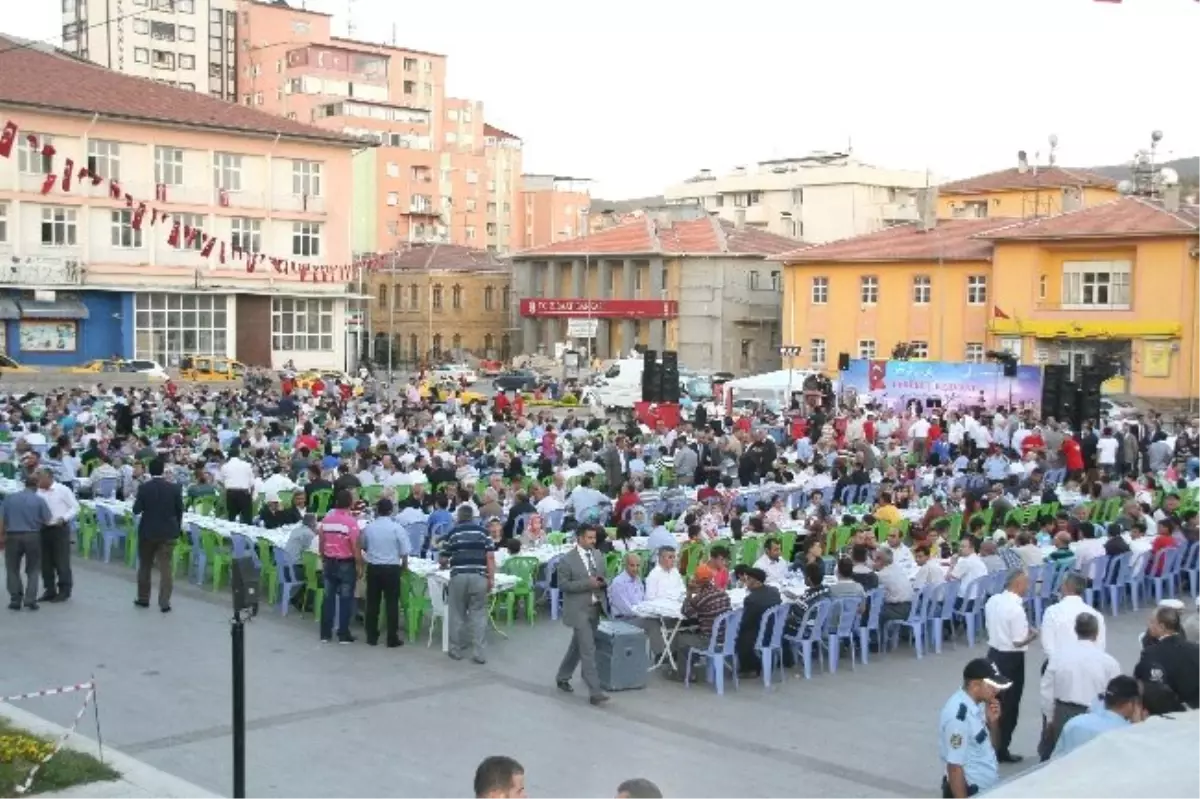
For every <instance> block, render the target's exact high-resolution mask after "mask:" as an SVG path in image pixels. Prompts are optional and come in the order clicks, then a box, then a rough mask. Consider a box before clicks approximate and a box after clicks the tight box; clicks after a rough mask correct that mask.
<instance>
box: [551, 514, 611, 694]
mask: <svg viewBox="0 0 1200 799" xmlns="http://www.w3.org/2000/svg"><path fill="white" fill-rule="evenodd" d="M575 543H576V547H575V549H573V550H571V551H570V552H568V553H567V554H566V555H564V556H563V557H562V558H560V559H559V561H558V568H557V571H556V572H555V573H556V575H557V576H558V588H559V590H560V591H562V595H563V596H562V620H563V624H565V625H567V626H568V627H570V628H571V632H572V635H571V645H570V646H569V647H567V654H566V655H564V656H563V660H562V663H561V664H559V667H558V677H557V678H556V679H555V682H556V683H558V689H559V690H560V691H565V692H567V693H571V692H572V691H574V690H575V689H574V688H572V687H571V677H572V676H574V674H575V667H576V666H580V667H581V671H582V672H583V681H584V682H585V683H587V687H588V694H589V695H590V696H589V700H588V701H590V702H591V703H592V704H593V705H602V704H604V703H605V702H607V701H608V698H609V697H608V694H606V693H604V689H603V688H602V687H601V686H600V674H599V673H598V672H597V671H596V628H597V626H599V624H600V608H601V605H602V603H603V602H604V559H603V558H601V557H600V556H599V555H598V554H597V553H596V551H595V547H596V528H595V527H594V526H593V525H590V524H585V525H584V526H583V527H580V528H579V530H578V532H576V533H575Z"/></svg>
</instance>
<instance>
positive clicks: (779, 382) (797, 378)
mask: <svg viewBox="0 0 1200 799" xmlns="http://www.w3.org/2000/svg"><path fill="white" fill-rule="evenodd" d="M788 371H789V370H787V369H779V370H777V371H774V372H763V373H762V374H760V375H750V376H749V377H739V378H738V379H737V380H730V381H729V382H728V383H726V384H725V387H726V388H732V389H734V390H736V391H741V390H743V389H768V390H773V391H774V390H777V391H787V387H788ZM790 371H791V373H792V391H799V390H800V386H801V385H803V384H804V378H806V377H808V376H809V375H811V374H816V373H815V372H813V371H811V370H809V369H792V370H790ZM734 396H735V397H736V396H737V394H734Z"/></svg>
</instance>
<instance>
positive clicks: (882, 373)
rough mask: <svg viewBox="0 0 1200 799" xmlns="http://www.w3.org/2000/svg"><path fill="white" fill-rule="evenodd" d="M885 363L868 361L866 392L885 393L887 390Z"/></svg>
mask: <svg viewBox="0 0 1200 799" xmlns="http://www.w3.org/2000/svg"><path fill="white" fill-rule="evenodd" d="M886 377H887V361H869V362H868V363H867V391H885V390H886V389H887V380H886V379H885V378H886Z"/></svg>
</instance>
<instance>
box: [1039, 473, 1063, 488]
mask: <svg viewBox="0 0 1200 799" xmlns="http://www.w3.org/2000/svg"><path fill="white" fill-rule="evenodd" d="M1066 479H1067V470H1066V469H1051V470H1050V471H1048V472H1046V474H1045V476H1043V477H1042V483H1043V484H1044V485H1045V486H1046V487H1047V488H1054V487H1055V486H1056V485H1058V484H1059V483H1061V482H1062V481H1063V480H1066Z"/></svg>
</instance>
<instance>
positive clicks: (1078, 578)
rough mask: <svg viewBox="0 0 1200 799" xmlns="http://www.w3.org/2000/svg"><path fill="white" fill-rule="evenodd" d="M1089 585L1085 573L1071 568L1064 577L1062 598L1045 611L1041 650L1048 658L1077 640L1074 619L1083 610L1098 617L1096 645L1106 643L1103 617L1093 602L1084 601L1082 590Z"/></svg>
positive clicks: (1102, 645) (1060, 589)
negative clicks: (1079, 572) (1076, 571)
mask: <svg viewBox="0 0 1200 799" xmlns="http://www.w3.org/2000/svg"><path fill="white" fill-rule="evenodd" d="M1086 588H1087V579H1086V578H1084V577H1083V575H1080V574H1076V573H1075V572H1072V573H1071V574H1068V575H1067V576H1066V577H1064V578H1063V582H1062V585H1061V586H1060V587H1059V592H1060V593H1061V595H1062V598H1061V599H1059V600H1058V601H1057V602H1055V603H1054V604H1053V605H1051V606H1050V607H1048V608H1046V612H1045V613H1043V614H1042V630H1041V638H1042V650H1043V651H1044V652H1045V653H1046V659H1047V661H1049V660H1050V659H1052V658H1053V657H1054V656H1055V654H1057V652H1058V650H1059V648H1060V647H1063V646H1065V645H1067V644H1070V643H1071V642H1072V641H1074V640H1075V637H1076V636H1075V619H1077V618H1078V617H1079V615H1080V614H1081V613H1085V614H1087V615H1090V616H1094V617H1095V618H1096V626H1097V632H1096V645H1097V646H1098V647H1100V649H1101V650H1103V649H1104V646H1105V637H1104V617H1103V616H1101V615H1100V613H1099V612H1098V611H1097V610H1096V609H1095V608H1093V607H1092V606H1091V605H1089V604H1087V603H1086V602H1084V601H1083V592H1084V589H1086Z"/></svg>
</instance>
